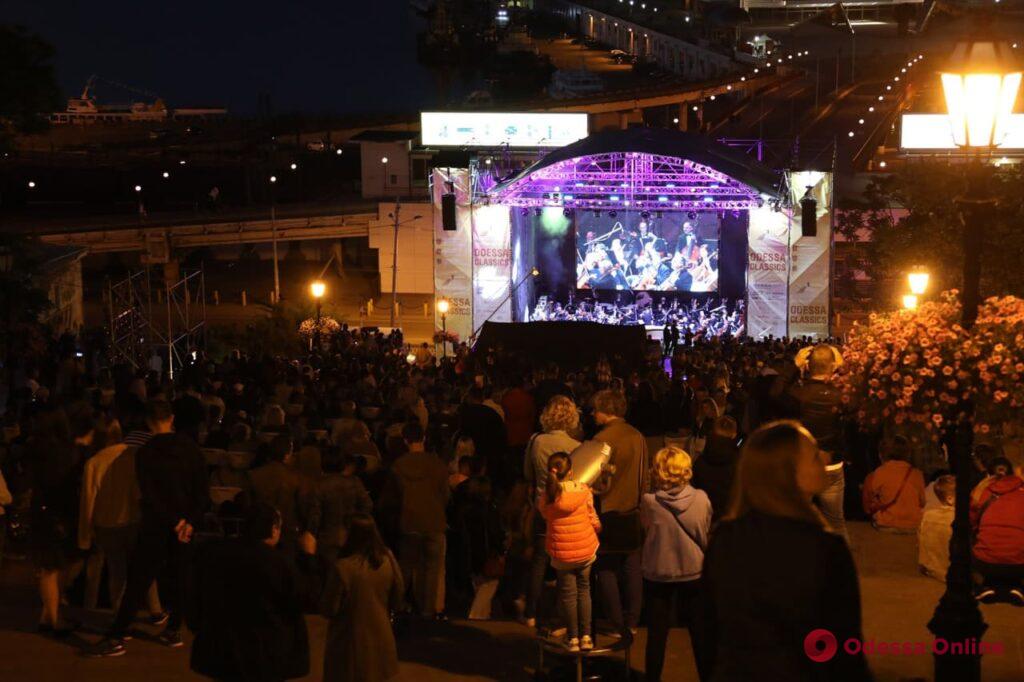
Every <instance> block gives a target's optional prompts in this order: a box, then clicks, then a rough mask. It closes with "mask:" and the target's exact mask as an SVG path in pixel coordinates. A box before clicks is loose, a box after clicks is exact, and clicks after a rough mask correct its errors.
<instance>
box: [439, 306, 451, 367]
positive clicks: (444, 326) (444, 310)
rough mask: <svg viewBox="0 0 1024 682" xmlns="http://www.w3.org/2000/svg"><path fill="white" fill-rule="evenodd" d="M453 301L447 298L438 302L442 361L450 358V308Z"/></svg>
mask: <svg viewBox="0 0 1024 682" xmlns="http://www.w3.org/2000/svg"><path fill="white" fill-rule="evenodd" d="M450 308H451V303H450V302H449V301H448V299H447V298H442V299H441V300H440V301H438V302H437V312H439V313H441V361H442V362H445V361H447V360H448V310H449V309H450Z"/></svg>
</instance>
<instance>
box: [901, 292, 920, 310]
mask: <svg viewBox="0 0 1024 682" xmlns="http://www.w3.org/2000/svg"><path fill="white" fill-rule="evenodd" d="M903 309H904V310H915V309H917V296H916V295H914V294H903Z"/></svg>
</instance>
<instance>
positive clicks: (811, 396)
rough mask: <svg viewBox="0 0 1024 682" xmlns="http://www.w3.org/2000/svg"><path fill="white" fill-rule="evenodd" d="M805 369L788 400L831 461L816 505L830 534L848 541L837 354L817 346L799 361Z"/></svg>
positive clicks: (826, 346) (828, 347) (828, 346)
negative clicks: (825, 485) (836, 377)
mask: <svg viewBox="0 0 1024 682" xmlns="http://www.w3.org/2000/svg"><path fill="white" fill-rule="evenodd" d="M799 360H800V364H801V365H803V368H805V369H806V374H807V376H806V378H805V379H804V381H803V382H802V383H799V384H797V385H795V386H793V387H792V388H791V389H790V392H789V398H790V400H791V401H792V403H793V407H794V411H795V415H796V416H797V417H798V418H799V420H800V423H801V424H803V425H804V426H805V427H806V428H807V430H808V431H810V432H811V434H812V435H813V436H814V438H815V439H816V441H817V443H818V446H819V447H820V448H821V449H822V450H823V451H824V452H827V453H828V454H829V456H830V457H831V458H832V461H831V462H830V463H829V464H828V465H827V466H826V468H825V470H826V472H827V473H828V479H829V485H828V487H827V488H826V489H825V490H823V491H821V493H819V495H818V497H817V499H816V502H817V504H818V506H819V507H821V513H822V514H824V515H825V519H826V520H827V521H828V525H829V527H830V528H832V529H833V531H834V532H836V533H839V534H840V535H842V536H843V537H844V538H848V537H849V536H848V534H847V532H846V515H845V513H844V511H843V500H844V497H845V494H846V474H845V473H844V465H845V459H844V458H845V448H844V445H843V422H842V397H841V396H840V395H839V391H838V389H836V387H835V386H834V385H833V384H832V378H833V376H834V374H835V370H836V366H837V365H838V364H839V362H840V356H839V352H838V351H837V350H836V349H835V348H833V347H832V346H830V345H827V344H820V345H817V346H814V347H813V348H811V349H810V351H809V352H808V353H805V354H804V356H801V357H800V358H799Z"/></svg>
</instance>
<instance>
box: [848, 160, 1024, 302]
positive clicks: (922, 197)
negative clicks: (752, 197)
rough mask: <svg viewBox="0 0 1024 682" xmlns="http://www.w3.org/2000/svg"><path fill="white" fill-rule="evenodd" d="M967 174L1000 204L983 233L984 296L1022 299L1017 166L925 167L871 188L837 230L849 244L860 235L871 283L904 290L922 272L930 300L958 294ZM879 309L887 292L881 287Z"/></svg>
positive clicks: (1023, 221) (1021, 199) (1022, 222)
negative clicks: (961, 202) (911, 274)
mask: <svg viewBox="0 0 1024 682" xmlns="http://www.w3.org/2000/svg"><path fill="white" fill-rule="evenodd" d="M970 173H983V174H985V176H986V180H985V183H984V185H985V186H986V187H988V188H989V191H990V192H991V194H992V195H993V196H995V197H996V198H997V199H998V207H997V209H996V211H995V213H994V215H993V218H992V221H991V222H990V223H989V224H987V225H982V226H979V229H981V230H982V231H983V232H984V247H983V251H982V266H981V272H982V275H981V291H982V296H983V297H987V296H995V295H1007V294H1013V295H1016V296H1024V268H1022V267H1021V257H1022V255H1024V173H1022V172H1021V169H1020V167H1019V166H1018V165H1003V166H1000V167H998V168H996V167H994V166H993V165H991V164H988V165H985V166H980V165H978V164H950V163H946V162H934V163H931V162H923V163H915V164H913V165H908V166H907V167H905V168H904V169H903V170H900V171H899V172H896V173H892V174H890V175H879V176H878V177H876V178H874V179H872V180H871V182H870V183H869V184H868V187H867V188H866V190H865V191H864V194H863V196H862V197H861V198H860V200H859V201H854V202H849V203H847V204H846V205H845V206H843V207H842V208H843V209H846V210H840V211H839V219H838V221H837V226H836V227H837V230H838V231H840V232H842V233H844V234H846V235H848V236H853V235H854V234H855V233H856V232H857V228H858V227H860V228H862V229H866V232H867V234H866V235H863V234H862V235H861V236H866V238H867V239H868V240H869V245H868V249H869V254H870V258H869V260H870V271H869V273H868V274H869V275H870V276H871V277H872V278H873V279H874V280H875V281H876V282H880V283H884V282H886V281H889V282H892V283H893V286H895V287H900V286H903V281H904V280H903V278H904V277H905V275H906V273H907V272H908V271H910V270H911V269H912V268H914V267H915V266H924V267H926V268H927V269H928V270H929V272H931V274H932V285H931V290H932V292H936V291H939V290H942V289H959V288H961V286H962V282H961V273H962V270H963V246H962V239H963V237H962V235H963V232H962V230H963V227H962V223H961V220H960V212H959V211H958V209H957V199H958V198H960V197H964V196H965V194H966V192H967V189H966V186H967V179H968V174H970ZM877 293H878V296H879V297H880V298H881V299H884V300H885V301H889V299H891V298H892V295H893V292H892V291H890V290H887V289H886V288H885V287H884V286H882V287H880V288H879V291H878V292H877Z"/></svg>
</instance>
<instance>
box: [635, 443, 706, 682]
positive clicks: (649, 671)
mask: <svg viewBox="0 0 1024 682" xmlns="http://www.w3.org/2000/svg"><path fill="white" fill-rule="evenodd" d="M704 456H705V457H706V456H707V455H706V454H705V455H704ZM692 477H693V465H692V462H691V460H690V455H688V454H687V453H686V452H685V451H683V450H681V449H680V448H677V447H667V448H662V449H661V450H659V451H658V452H657V454H655V455H654V468H653V472H652V478H653V484H654V492H653V493H644V496H643V502H642V504H641V507H640V511H641V518H642V520H643V526H644V529H645V534H644V549H643V574H644V609H645V611H646V613H647V649H646V652H645V660H646V665H645V667H644V671H645V674H646V679H647V680H648V682H658V681H659V680H660V679H661V671H662V667H663V666H664V663H665V645H666V643H667V642H668V633H669V629H670V627H671V625H672V615H673V614H676V616H677V619H678V622H679V624H680V625H683V624H685V625H688V626H689V625H690V624H692V622H693V612H694V607H695V601H696V597H697V588H698V581H699V580H700V574H701V569H702V567H703V565H704V550H705V548H706V547H707V546H708V534H709V532H710V530H711V511H712V508H711V501H710V500H709V499H708V496H707V495H706V494H705V493H704V492H703V491H701V490H697V489H696V488H694V487H693V486H691V485H690V479H691V478H692ZM691 639H693V630H692V629H691Z"/></svg>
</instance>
